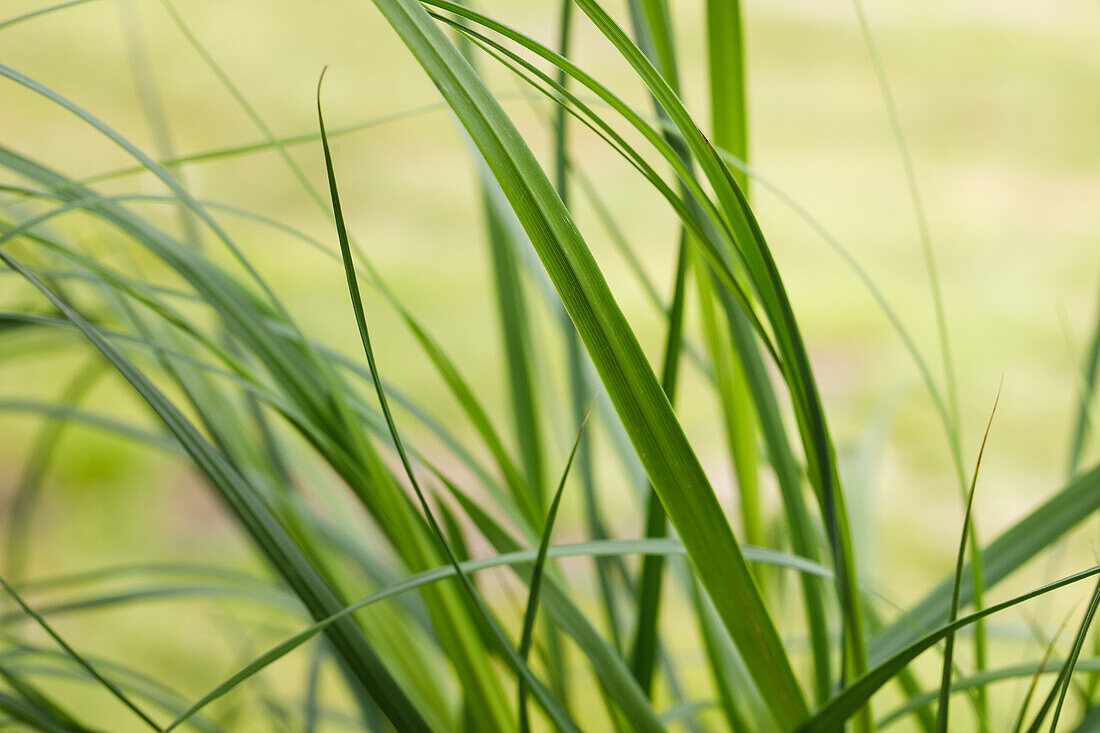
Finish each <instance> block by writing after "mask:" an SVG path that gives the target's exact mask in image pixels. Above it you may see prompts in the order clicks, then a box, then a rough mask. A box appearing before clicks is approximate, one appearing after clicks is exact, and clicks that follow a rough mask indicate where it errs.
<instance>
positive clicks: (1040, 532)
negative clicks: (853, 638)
mask: <svg viewBox="0 0 1100 733" xmlns="http://www.w3.org/2000/svg"><path fill="white" fill-rule="evenodd" d="M1097 508H1100V465H1096V466H1093V467H1092V468H1091V469H1090V470H1088V471H1086V472H1084V473H1082V474H1080V475H1079V476H1078V477H1077V478H1075V479H1074V480H1072V481H1070V482H1069V483H1068V484H1067V485H1066V486H1065V487H1064V488H1062V489H1061V490H1060V491H1058V492H1057V493H1056V494H1054V495H1053V496H1051V497H1050V498H1049V499H1047V501H1045V502H1043V503H1042V504H1041V505H1040V506H1038V507H1036V508H1035V509H1033V510H1032V511H1031V512H1030V513H1028V514H1027V516H1025V517H1023V518H1022V519H1020V520H1019V521H1018V522H1016V523H1015V524H1014V525H1012V526H1011V527H1010V528H1008V529H1007V530H1005V531H1004V532H1002V533H1001V535H1000V536H999V537H997V539H995V540H994V541H993V542H991V543H990V544H989V545H987V546H986V548H985V549H984V550H983V551H982V555H983V558H984V560H985V563H984V566H985V574H984V578H985V581H986V583H985V587H986V588H992V587H993V586H994V585H995V584H997V583H999V582H1000V581H1002V580H1004V579H1005V578H1006V577H1008V575H1009V574H1011V573H1012V572H1013V571H1015V570H1017V569H1019V568H1020V567H1021V566H1023V565H1024V564H1025V563H1027V562H1028V561H1030V560H1032V559H1033V558H1035V557H1036V556H1037V555H1038V553H1039V552H1040V551H1042V550H1043V549H1045V548H1046V547H1049V546H1050V545H1051V544H1053V543H1054V542H1056V541H1057V540H1059V539H1060V538H1061V537H1063V536H1064V535H1065V534H1066V533H1067V532H1069V531H1070V530H1071V529H1073V528H1074V527H1076V526H1077V525H1078V524H1079V523H1081V522H1082V521H1083V520H1084V519H1085V518H1086V517H1088V516H1091V515H1092V513H1093V512H1094V511H1096V509H1097ZM970 572H971V569H970V565H969V564H968V565H967V566H966V567H965V568H964V569H963V577H964V579H965V580H964V582H963V583H962V584H961V588H960V595H959V602H960V604H961V605H963V606H965V605H966V604H968V603H970V602H971V601H972V600H973V597H972V595H971V589H972V586H971V584H970V583H969V582H967V581H969V574H970ZM952 585H953V576H948V577H947V578H945V579H944V580H943V581H941V582H940V583H939V584H938V585H937V586H936V587H935V588H933V589H932V590H931V591H930V592H929V593H928V594H926V595H925V597H924V598H923V599H922V600H921V601H920V602H919V603H916V604H914V605H913V606H912V607H910V608H909V609H908V610H907V612H906V618H904V619H901V620H898V621H895V622H894V623H893V624H891V625H890V626H888V627H886V628H885V629H884V630H883V631H882V632H881V633H880V634H878V635H876V637H875V638H874V640H873V642H872V644H871V649H870V659H871V660H872V662H873V663H875V664H878V663H879V662H881V661H882V660H884V659H886V658H887V657H890V656H891V655H893V654H894V653H895V652H897V651H898V650H900V649H902V648H903V647H905V646H906V645H908V644H910V643H911V642H912V641H913V640H914V639H916V638H917V637H918V636H919V632H917V631H915V629H917V628H932V627H934V626H936V625H937V624H939V623H942V621H943V619H944V618H946V616H947V612H948V609H949V607H950V601H951V588H952Z"/></svg>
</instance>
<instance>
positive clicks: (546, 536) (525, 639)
mask: <svg viewBox="0 0 1100 733" xmlns="http://www.w3.org/2000/svg"><path fill="white" fill-rule="evenodd" d="M593 404H595V399H593ZM591 412H592V408H591V407H589V408H588V413H587V414H586V415H585V419H584V422H582V423H581V427H580V429H579V430H578V431H577V439H576V440H575V441H574V442H573V448H572V449H571V450H570V451H569V458H568V459H567V460H566V462H565V469H564V470H563V471H562V474H561V481H559V482H558V489H557V491H555V492H554V498H553V500H552V501H551V502H550V508H549V510H547V512H546V526H545V528H544V529H543V531H542V540H541V541H540V542H539V552H538V555H536V556H535V566H534V567H533V568H532V570H531V583H530V588H529V591H528V594H527V608H526V610H525V611H524V613H523V630H522V631H521V632H520V640H519V655H520V658H521V659H523V661H524V662H526V661H527V657H528V655H529V654H530V653H531V641H532V639H533V637H534V632H535V618H536V617H537V615H538V608H539V591H540V590H541V588H542V574H543V570H544V569H545V568H546V552H547V550H549V549H550V534H551V532H553V529H554V521H555V520H556V519H557V516H558V506H559V505H560V504H561V497H562V494H563V493H564V491H565V482H566V479H568V478H569V469H570V468H572V467H573V458H574V457H575V456H576V455H577V447H578V446H579V445H580V442H581V435H583V434H584V425H585V423H586V422H587V421H588V415H590V414H591ZM519 727H520V730H521V731H523V733H528V731H530V721H529V719H528V717H527V682H526V680H524V679H522V678H521V679H520V681H519Z"/></svg>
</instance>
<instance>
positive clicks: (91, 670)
mask: <svg viewBox="0 0 1100 733" xmlns="http://www.w3.org/2000/svg"><path fill="white" fill-rule="evenodd" d="M0 586H2V587H3V588H4V591H5V592H7V594H8V595H9V596H11V597H12V600H14V601H15V602H16V603H17V604H18V605H19V608H20V609H22V611H23V613H25V614H27V615H28V616H30V617H31V618H33V619H34V621H35V623H36V624H38V626H39V627H40V628H41V629H42V630H43V631H45V632H46V634H47V635H49V637H50V638H51V639H53V640H54V642H55V643H56V644H57V645H58V646H59V647H61V649H62V650H64V652H65V654H67V655H68V656H69V657H70V658H71V659H72V660H73V661H74V662H76V663H77V664H79V665H80V666H81V667H83V668H84V670H85V671H87V672H88V674H90V675H91V676H92V677H94V678H95V680H96V681H97V682H99V684H101V685H103V687H104V688H105V689H106V690H107V691H108V692H110V693H111V694H112V695H113V696H114V697H115V698H117V699H118V700H119V702H121V703H122V704H123V705H125V706H126V707H127V708H129V709H130V711H131V712H133V713H134V715H136V716H137V717H138V718H139V719H140V720H141V721H142V722H143V723H144V724H145V725H147V726H148V727H150V728H152V729H153V730H155V731H160V729H161V728H160V726H159V725H157V723H156V721H154V720H153V719H152V718H150V717H149V714H148V713H146V712H145V711H144V710H142V709H141V707H139V706H138V705H137V703H135V702H134V701H133V700H131V699H130V697H129V696H128V695H127V694H126V693H125V692H123V691H122V690H121V689H120V688H119V686H118V685H116V684H115V683H114V682H112V681H111V680H109V679H107V678H106V677H104V676H103V674H102V673H100V671H99V670H98V669H96V668H95V666H94V665H92V664H91V663H90V662H89V661H88V660H87V659H85V658H84V656H83V655H81V654H80V652H78V651H76V650H75V649H73V648H72V647H71V646H69V643H68V642H67V641H65V639H64V638H62V636H61V635H60V634H58V633H57V631H56V630H54V628H53V626H51V625H50V623H49V622H48V621H47V620H46V619H44V618H43V617H42V615H41V614H39V613H38V612H37V611H35V610H34V609H33V608H31V607H30V606H29V605H28V604H27V602H26V601H25V600H23V597H22V596H21V595H19V592H18V591H16V590H15V588H12V587H11V585H10V584H9V583H8V581H6V580H4V578H2V577H0Z"/></svg>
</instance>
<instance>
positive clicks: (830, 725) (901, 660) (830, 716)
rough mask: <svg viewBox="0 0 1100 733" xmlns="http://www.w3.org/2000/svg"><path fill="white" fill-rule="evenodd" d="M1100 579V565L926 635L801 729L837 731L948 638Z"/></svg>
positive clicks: (807, 731)
mask: <svg viewBox="0 0 1100 733" xmlns="http://www.w3.org/2000/svg"><path fill="white" fill-rule="evenodd" d="M1097 575H1100V565H1095V566H1093V567H1091V568H1089V569H1087V570H1082V571H1080V572H1077V573H1073V574H1072V575H1067V576H1065V577H1063V578H1060V579H1059V580H1056V581H1054V582H1052V583H1047V584H1046V585H1043V586H1041V587H1039V588H1036V589H1034V590H1031V591H1028V592H1027V593H1023V594H1021V595H1018V596H1014V597H1013V598H1010V599H1008V600H1005V601H1001V602H1000V603H995V604H993V605H990V606H987V607H985V608H983V609H981V610H979V611H975V612H974V613H971V614H968V615H966V616H963V617H962V618H959V619H956V620H955V621H953V622H951V623H949V624H944V625H942V626H940V627H939V628H937V629H935V630H933V631H932V632H930V633H927V634H924V635H923V636H921V637H919V638H918V639H917V640H916V641H914V642H912V643H911V644H908V645H907V646H905V647H904V648H903V649H901V650H899V651H897V652H896V653H894V654H893V655H892V656H890V657H889V658H888V659H886V660H884V661H882V662H880V663H878V664H876V665H875V666H873V667H872V668H871V669H869V670H868V671H867V672H865V673H864V674H863V675H861V676H860V677H859V678H857V679H855V680H853V681H852V682H851V683H849V684H848V685H847V686H846V687H845V688H844V689H843V690H842V691H841V692H840V693H839V694H838V695H836V696H835V697H833V698H832V699H831V700H830V701H829V702H828V703H827V704H826V705H825V706H823V707H822V708H821V709H820V710H818V711H817V712H816V713H815V714H814V715H813V716H812V717H811V718H810V719H809V720H808V721H807V722H806V723H805V724H804V725H802V726H800V727H799V728H798V730H799V731H804V732H805V733H816V732H817V731H821V732H822V733H824V732H825V731H833V730H836V728H837V726H839V725H842V724H843V723H844V721H846V720H848V719H849V718H850V717H852V716H853V715H855V714H856V712H857V711H858V710H860V709H861V708H862V707H863V706H865V705H866V704H867V701H868V700H870V699H871V696H872V695H874V694H875V693H876V692H877V691H878V690H879V689H880V688H882V686H883V685H885V684H886V683H888V682H889V681H890V680H891V679H893V677H894V676H895V675H897V674H898V673H899V672H900V671H901V670H903V669H904V668H905V667H906V666H907V665H908V664H909V663H910V662H912V661H913V660H914V659H916V658H917V657H918V656H920V655H921V654H922V653H923V652H925V651H927V650H928V649H930V648H932V647H933V646H935V645H936V644H937V643H939V642H940V641H941V640H942V639H944V638H946V637H947V635H948V634H951V633H954V632H956V631H958V630H959V629H961V628H964V627H966V626H969V625H970V624H973V623H974V622H975V621H977V620H979V619H983V618H987V617H989V616H992V615H993V614H996V613H1000V612H1001V611H1004V610H1006V609H1009V608H1012V607H1013V606H1017V605H1019V604H1021V603H1024V602H1025V601H1029V600H1031V599H1033V598H1038V597H1040V596H1043V595H1045V594H1047V593H1050V592H1053V591H1056V590H1059V589H1061V588H1065V587H1066V586H1069V585H1072V584H1074V583H1077V582H1080V581H1082V580H1087V579H1088V578H1092V577H1095V576H1097Z"/></svg>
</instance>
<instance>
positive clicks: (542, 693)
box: [317, 72, 580, 731]
mask: <svg viewBox="0 0 1100 733" xmlns="http://www.w3.org/2000/svg"><path fill="white" fill-rule="evenodd" d="M323 80H324V72H322V74H321V80H320V81H318V85H317V121H318V124H319V126H320V129H321V143H322V145H323V147H324V153H325V169H326V171H327V173H328V183H329V192H330V194H331V196H332V210H333V215H334V218H335V221H336V230H337V233H338V235H339V239H340V252H341V254H342V255H343V259H344V270H345V272H346V274H347V280H348V291H349V293H350V295H351V301H352V308H353V310H354V312H355V322H356V325H357V326H358V328H359V336H360V339H361V340H362V342H363V351H364V353H365V355H366V357H367V362H368V364H369V365H370V371H371V374H373V375H374V385H375V393H376V394H377V396H378V402H379V404H380V405H381V407H382V413H383V415H384V416H385V418H386V425H387V427H388V428H389V431H390V437H391V438H392V440H393V444H394V447H395V448H396V449H397V454H398V456H399V457H400V459H401V465H402V466H403V467H404V469H405V474H406V476H407V477H408V479H409V483H410V484H411V485H412V487H413V491H414V492H415V494H416V498H417V500H418V501H419V502H420V508H421V510H422V511H423V512H424V516H425V518H426V519H427V521H428V524H429V525H430V526H431V529H432V532H433V533H434V535H435V537H436V539H438V541H439V543H440V544H441V545H442V547H443V550H444V552H445V553H446V555H447V557H448V559H450V561H451V565H452V566H453V567H454V568H455V571H456V573H457V577H458V579H459V580H460V581H461V583H462V587H463V589H464V591H465V592H466V594H467V595H468V596H469V597H470V600H471V601H473V603H474V605H475V606H476V607H477V610H478V612H479V613H480V614H481V616H482V618H483V619H484V621H485V623H486V624H487V625H488V626H489V628H490V629H491V631H492V633H493V636H494V637H496V641H497V644H498V645H499V647H500V651H501V652H502V653H503V656H504V658H505V660H506V661H508V663H509V664H510V665H511V666H512V667H513V669H514V670H515V672H516V674H517V675H518V676H520V677H522V678H523V679H524V680H525V681H526V682H528V684H530V685H531V686H532V689H533V690H534V691H535V695H536V697H538V699H539V702H541V703H542V705H543V707H544V709H545V710H546V712H547V713H548V714H549V715H550V717H551V719H552V720H553V721H554V723H555V724H556V725H557V726H559V727H560V728H562V729H563V730H566V731H579V730H580V729H579V728H577V725H576V723H575V722H573V720H572V718H571V717H570V715H569V713H568V712H567V711H566V710H565V708H564V707H562V706H561V704H560V703H559V702H558V701H557V700H556V699H555V698H553V697H552V696H551V695H550V693H549V690H547V689H546V688H545V687H543V686H542V685H541V683H539V681H538V680H537V679H536V678H535V677H534V675H533V674H531V672H530V670H529V669H528V668H527V665H526V663H525V661H524V660H523V659H521V658H520V656H519V654H518V653H517V652H516V649H515V648H514V647H513V646H512V644H511V643H510V642H509V641H508V639H507V638H506V637H505V636H504V632H503V631H502V630H501V629H500V627H499V625H497V623H496V621H495V620H494V619H493V616H492V614H491V613H490V612H489V610H488V608H486V606H485V604H484V602H483V601H482V600H481V598H480V596H479V595H478V593H477V591H476V590H475V589H474V587H473V584H472V583H471V582H470V579H469V577H468V576H467V575H466V573H465V572H464V571H463V570H462V566H461V564H460V562H459V560H458V558H457V557H456V556H455V554H454V551H453V550H452V549H451V546H450V544H449V543H448V542H447V537H446V535H445V534H444V533H443V529H442V528H441V527H440V526H439V524H438V522H437V521H436V519H435V514H434V513H433V512H432V510H431V506H430V505H429V504H428V501H427V498H426V497H425V496H424V492H423V491H422V490H421V488H420V483H419V481H418V480H417V478H416V473H415V471H414V470H413V468H412V464H411V463H410V462H409V456H408V454H407V453H406V451H405V446H404V442H403V441H402V440H401V436H400V434H399V433H398V431H397V426H396V424H395V423H394V419H393V414H392V413H391V412H390V407H389V401H388V400H387V399H386V393H385V390H383V389H382V383H381V380H380V378H379V376H378V366H377V364H376V363H375V359H374V349H373V348H372V347H371V342H370V335H369V332H368V330H367V322H366V312H365V310H364V308H363V300H362V297H361V295H360V293H359V283H358V281H357V279H356V276H355V265H354V262H353V261H352V253H351V243H350V241H349V239H348V234H347V229H346V227H345V224H344V215H343V210H342V208H341V206H340V193H339V191H338V189H337V185H336V173H335V170H334V169H333V167H332V153H331V151H330V150H329V145H328V139H327V138H326V137H325V122H324V117H323V115H322V113H321V81H323Z"/></svg>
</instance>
